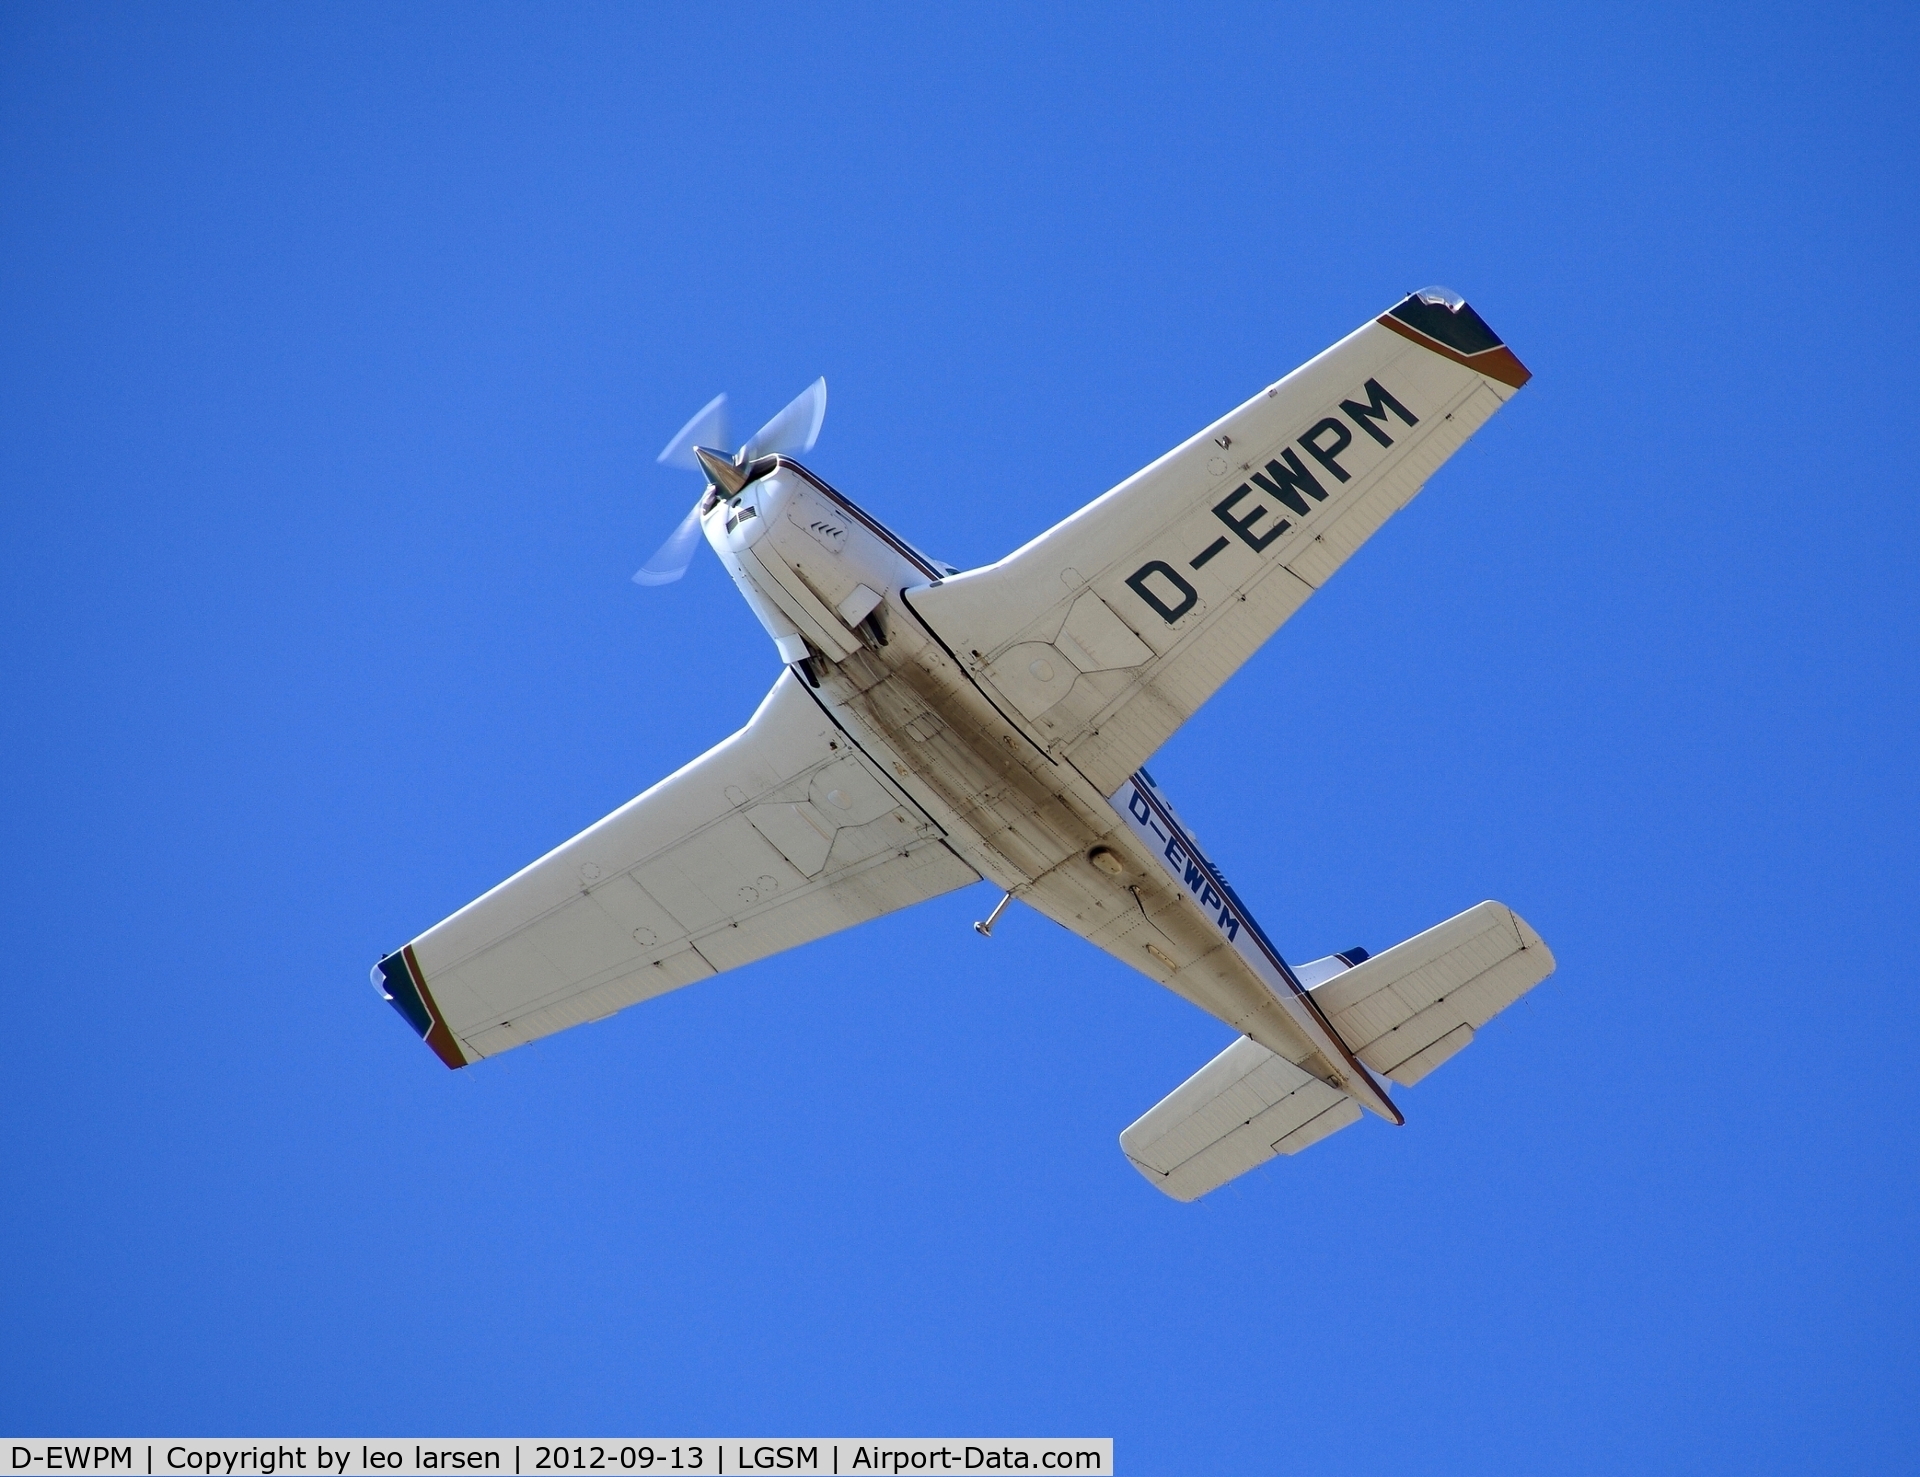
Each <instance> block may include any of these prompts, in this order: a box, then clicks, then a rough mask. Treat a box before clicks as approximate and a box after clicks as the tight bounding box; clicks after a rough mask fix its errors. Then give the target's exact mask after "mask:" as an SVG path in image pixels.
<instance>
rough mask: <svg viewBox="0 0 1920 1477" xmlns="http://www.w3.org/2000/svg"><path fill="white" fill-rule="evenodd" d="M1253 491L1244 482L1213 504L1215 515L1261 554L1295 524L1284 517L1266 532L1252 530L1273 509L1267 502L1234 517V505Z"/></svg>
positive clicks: (1249, 546)
mask: <svg viewBox="0 0 1920 1477" xmlns="http://www.w3.org/2000/svg"><path fill="white" fill-rule="evenodd" d="M1252 491H1253V489H1252V488H1251V487H1249V486H1247V484H1246V483H1244V482H1242V483H1241V484H1240V485H1239V486H1238V487H1236V488H1234V490H1233V491H1232V492H1230V493H1228V494H1227V495H1226V496H1225V497H1224V498H1222V499H1221V500H1220V501H1219V502H1217V503H1215V504H1214V505H1213V516H1214V517H1216V518H1218V519H1219V520H1220V521H1221V522H1222V523H1224V524H1226V525H1227V527H1229V528H1231V529H1232V530H1233V531H1234V532H1235V533H1237V534H1239V535H1240V541H1241V542H1242V543H1243V544H1245V545H1246V546H1247V547H1248V548H1249V549H1252V550H1253V552H1254V553H1256V554H1259V553H1262V552H1264V551H1265V549H1266V547H1267V545H1268V544H1270V543H1272V542H1273V541H1274V540H1275V539H1277V538H1279V537H1280V535H1281V534H1283V533H1285V532H1286V531H1287V530H1288V529H1289V528H1291V527H1293V525H1292V524H1291V523H1289V522H1288V521H1287V520H1286V519H1285V518H1282V519H1280V520H1279V521H1278V522H1277V523H1275V524H1274V525H1273V527H1271V528H1269V529H1268V530H1267V531H1266V532H1265V533H1260V534H1256V533H1254V532H1253V531H1252V529H1253V525H1254V524H1256V523H1258V522H1259V521H1260V520H1261V519H1262V518H1264V517H1266V516H1267V515H1268V514H1269V513H1271V512H1272V511H1273V509H1271V508H1269V507H1268V506H1267V505H1266V504H1265V503H1261V504H1260V505H1259V506H1258V507H1256V508H1254V509H1253V510H1252V511H1251V512H1249V513H1248V514H1247V516H1246V517H1244V518H1236V517H1234V516H1233V511H1232V509H1233V505H1234V504H1235V503H1237V502H1239V501H1240V499H1241V498H1243V497H1245V496H1247V495H1248V494H1249V493H1250V492H1252Z"/></svg>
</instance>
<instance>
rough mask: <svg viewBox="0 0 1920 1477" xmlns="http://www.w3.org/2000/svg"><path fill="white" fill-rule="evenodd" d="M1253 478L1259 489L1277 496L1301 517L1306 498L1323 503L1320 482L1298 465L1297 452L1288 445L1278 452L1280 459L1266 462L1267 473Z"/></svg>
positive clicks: (1323, 497) (1303, 512)
mask: <svg viewBox="0 0 1920 1477" xmlns="http://www.w3.org/2000/svg"><path fill="white" fill-rule="evenodd" d="M1253 480H1254V481H1255V482H1257V483H1259V484H1260V490H1261V491H1262V492H1264V493H1266V494H1267V495H1268V496H1269V497H1277V498H1279V499H1280V501H1281V502H1283V503H1285V504H1286V505H1287V506H1288V507H1289V508H1292V509H1293V511H1294V512H1296V513H1298V514H1299V515H1300V516H1301V517H1302V518H1304V517H1306V516H1307V498H1306V497H1302V496H1300V494H1301V493H1303V492H1304V493H1305V494H1306V495H1307V497H1310V498H1312V499H1313V500H1314V501H1315V502H1316V503H1324V502H1325V501H1326V500H1327V495H1326V494H1325V493H1324V492H1322V491H1321V490H1320V484H1319V483H1318V482H1317V481H1315V480H1314V476H1313V473H1311V472H1309V471H1308V470H1307V469H1306V468H1305V467H1303V466H1301V465H1300V456H1299V453H1297V452H1296V451H1294V449H1293V448H1292V447H1288V448H1287V449H1286V450H1285V451H1283V452H1281V453H1280V460H1279V461H1277V462H1268V463H1267V475H1266V476H1264V477H1263V476H1261V475H1260V474H1259V473H1258V472H1255V473H1254V474H1253Z"/></svg>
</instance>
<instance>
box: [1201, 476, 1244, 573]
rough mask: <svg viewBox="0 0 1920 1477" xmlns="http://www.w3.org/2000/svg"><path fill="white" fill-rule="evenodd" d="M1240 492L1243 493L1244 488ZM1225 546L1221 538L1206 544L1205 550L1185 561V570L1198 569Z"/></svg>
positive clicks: (1225, 542)
mask: <svg viewBox="0 0 1920 1477" xmlns="http://www.w3.org/2000/svg"><path fill="white" fill-rule="evenodd" d="M1241 490H1242V491H1245V489H1244V488H1243V489H1241ZM1226 546H1227V541H1226V540H1225V539H1223V538H1217V539H1215V540H1214V541H1213V542H1212V543H1210V544H1208V545H1207V546H1206V548H1204V549H1202V550H1201V551H1200V552H1199V553H1198V554H1195V555H1194V556H1193V557H1192V558H1191V559H1189V560H1188V561H1187V568H1189V569H1198V568H1199V567H1200V566H1201V565H1203V564H1205V563H1206V562H1207V561H1208V560H1209V559H1211V558H1212V557H1213V556H1214V555H1215V554H1218V553H1219V552H1220V551H1221V550H1222V549H1224V548H1226Z"/></svg>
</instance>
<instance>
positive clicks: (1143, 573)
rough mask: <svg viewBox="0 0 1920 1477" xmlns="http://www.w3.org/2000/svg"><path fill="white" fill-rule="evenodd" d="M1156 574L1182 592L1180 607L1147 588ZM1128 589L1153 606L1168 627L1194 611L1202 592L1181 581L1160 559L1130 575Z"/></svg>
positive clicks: (1148, 563)
mask: <svg viewBox="0 0 1920 1477" xmlns="http://www.w3.org/2000/svg"><path fill="white" fill-rule="evenodd" d="M1156 574H1157V575H1159V576H1160V577H1161V578H1162V579H1164V580H1165V581H1166V582H1167V583H1168V584H1170V585H1172V586H1173V587H1174V589H1176V590H1178V591H1179V592H1180V603H1179V604H1178V605H1169V604H1167V603H1166V602H1165V601H1164V600H1162V599H1161V598H1160V597H1159V596H1158V595H1156V594H1154V593H1153V591H1151V590H1149V589H1148V588H1147V580H1148V579H1149V578H1150V577H1152V576H1153V575H1156ZM1127 587H1128V588H1129V589H1130V590H1132V591H1133V593H1134V594H1136V595H1138V596H1139V597H1140V598H1141V599H1142V600H1144V601H1146V602H1147V604H1149V605H1151V606H1152V607H1153V608H1154V611H1155V612H1156V613H1157V614H1158V615H1159V617H1160V619H1161V620H1163V621H1165V622H1166V623H1167V624H1168V625H1172V624H1173V623H1174V622H1175V621H1177V620H1179V619H1180V617H1181V616H1183V615H1185V614H1186V613H1187V612H1188V611H1189V610H1192V609H1193V607H1194V606H1195V605H1197V604H1198V603H1199V601H1200V592H1199V591H1198V590H1196V589H1194V587H1193V586H1192V585H1190V584H1188V583H1187V582H1186V581H1185V580H1183V579H1181V578H1180V576H1179V575H1178V574H1176V573H1175V572H1174V570H1173V568H1172V567H1171V566H1170V565H1168V564H1166V563H1164V562H1163V561H1161V560H1159V559H1149V560H1148V561H1147V562H1146V563H1145V564H1142V565H1141V566H1140V567H1139V568H1138V569H1136V570H1135V571H1134V572H1133V573H1132V574H1130V575H1128V576H1127Z"/></svg>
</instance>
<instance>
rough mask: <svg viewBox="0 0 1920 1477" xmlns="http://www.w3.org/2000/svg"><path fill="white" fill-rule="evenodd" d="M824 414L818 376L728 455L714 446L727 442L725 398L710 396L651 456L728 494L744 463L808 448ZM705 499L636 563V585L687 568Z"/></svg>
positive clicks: (741, 477) (737, 484) (662, 580)
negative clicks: (697, 475)
mask: <svg viewBox="0 0 1920 1477" xmlns="http://www.w3.org/2000/svg"><path fill="white" fill-rule="evenodd" d="M826 414H827V381H826V379H825V377H824V376H823V377H821V378H820V379H817V380H815V381H814V382H813V383H812V384H810V385H808V386H807V387H806V389H804V390H802V391H801V392H800V393H799V394H798V395H796V396H794V398H793V399H792V401H790V402H789V403H788V404H787V406H786V408H785V409H784V410H782V411H781V412H780V413H779V414H778V415H776V416H775V417H774V418H773V419H772V420H770V421H768V422H767V423H766V424H765V425H764V426H762V427H761V428H760V429H759V430H757V431H755V432H754V433H753V434H752V435H751V436H749V437H748V438H747V439H746V442H745V443H744V444H743V445H742V446H741V447H740V449H739V450H738V451H736V452H733V453H732V454H731V455H729V454H728V453H727V452H725V451H723V450H716V449H715V448H717V447H724V446H725V445H726V444H727V397H726V396H725V395H724V394H722V395H715V396H714V397H713V398H712V399H711V400H709V401H708V402H707V403H706V404H705V405H704V406H702V407H701V408H700V410H699V412H698V413H697V414H696V415H695V416H694V417H693V419H692V420H690V421H688V422H687V423H686V424H685V425H684V426H682V427H681V428H680V432H679V434H678V435H677V436H675V437H674V438H673V440H671V441H669V442H668V443H667V449H666V450H665V451H663V452H661V453H660V455H659V457H658V458H657V460H658V461H659V463H660V465H661V466H663V467H680V468H683V469H684V470H686V471H689V472H700V473H703V474H705V476H706V477H707V479H708V481H709V482H710V483H711V484H712V485H713V486H715V487H719V488H723V489H725V490H726V491H727V492H730V493H731V492H738V491H739V490H740V489H741V488H742V487H743V486H745V485H746V476H745V469H746V467H747V465H748V463H750V462H752V461H754V460H756V459H757V458H759V457H763V456H777V455H779V454H781V453H783V452H789V451H811V450H813V443H814V442H816V441H818V440H819V439H820V422H821V421H823V420H824V419H826ZM706 499H707V494H706V491H705V490H704V489H703V490H702V492H701V494H700V497H699V499H698V500H697V501H695V503H694V505H693V508H692V509H691V511H689V512H688V514H687V516H686V517H685V518H682V519H681V520H680V526H679V527H678V528H676V529H674V531H673V532H672V533H671V534H669V535H668V536H667V541H666V542H665V543H664V544H662V545H661V546H660V547H659V549H658V550H656V551H655V553H654V556H653V557H652V558H651V559H649V560H648V561H647V562H646V563H645V564H643V565H641V566H640V569H639V571H638V572H637V573H636V574H635V575H634V577H633V582H634V583H635V584H636V585H670V584H672V583H673V582H674V581H675V580H677V579H679V578H680V576H681V575H683V574H685V573H686V572H687V568H688V566H689V565H691V564H692V563H693V555H694V550H695V549H696V548H698V547H699V543H700V509H701V507H702V505H703V504H704V503H705V502H706Z"/></svg>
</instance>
